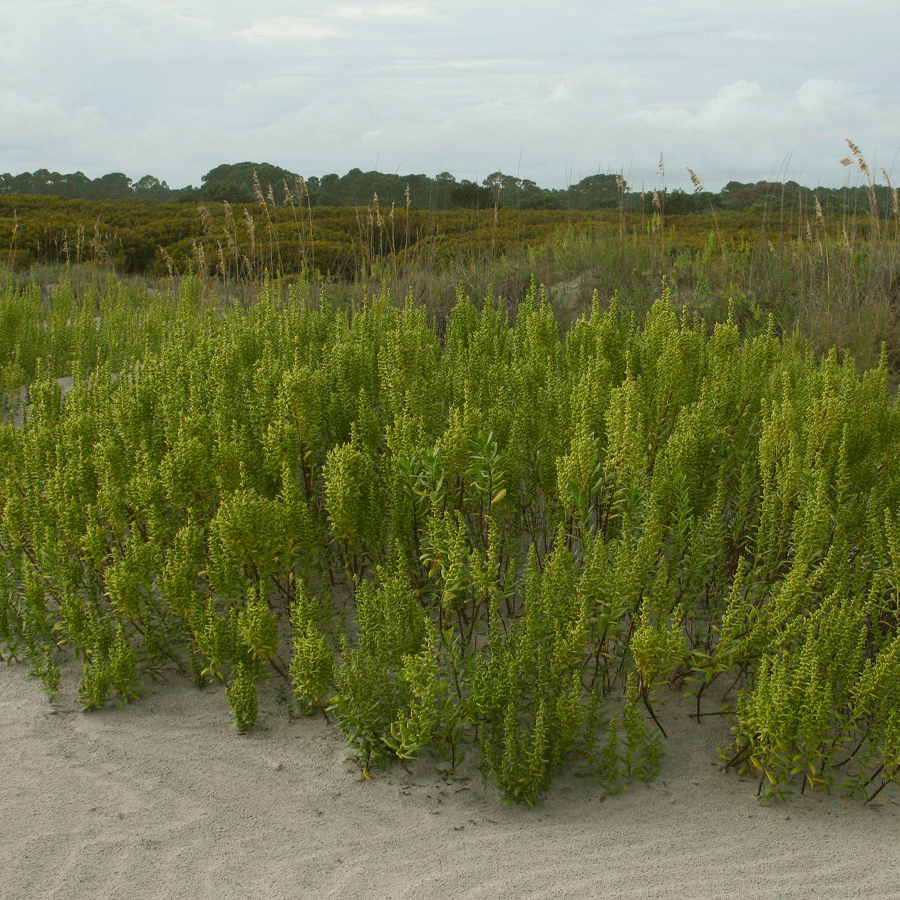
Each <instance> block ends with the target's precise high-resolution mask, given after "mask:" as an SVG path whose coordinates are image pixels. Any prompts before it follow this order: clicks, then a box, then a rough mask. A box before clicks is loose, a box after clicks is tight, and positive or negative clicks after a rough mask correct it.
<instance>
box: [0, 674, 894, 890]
mask: <svg viewBox="0 0 900 900" xmlns="http://www.w3.org/2000/svg"><path fill="white" fill-rule="evenodd" d="M75 698H76V695H75V681H74V678H73V673H72V671H71V669H70V670H69V671H67V672H66V673H65V674H64V680H63V686H62V690H61V691H60V693H59V694H58V695H57V696H56V697H55V698H53V700H52V701H51V700H49V699H48V698H47V697H46V695H44V694H43V693H42V692H41V690H40V683H39V682H38V680H37V679H36V678H33V677H29V676H28V674H27V667H26V666H25V665H21V664H17V665H13V666H6V665H0V728H2V762H0V765H2V772H0V814H2V815H0V896H2V897H3V898H16V900H41V898H66V900H69V898H72V900H99V898H115V900H145V898H185V900H205V898H209V900H231V898H235V900H237V898H241V900H246V898H267V900H268V898H272V900H282V898H285V900H287V898H290V900H294V898H306V897H309V898H335V900H351V898H377V900H391V898H393V900H398V898H454V897H472V898H481V897H483V898H490V900H498V898H510V900H522V898H538V897H540V898H552V897H561V898H570V897H577V898H594V897H597V898H605V897H610V898H642V900H646V898H663V897H667V898H668V897H671V898H678V900H688V898H692V897H696V898H725V897H738V898H741V900H750V898H771V897H803V898H820V897H829V898H831V897H833V898H850V897H866V898H888V897H900V815H898V812H900V807H898V806H897V805H896V799H897V795H896V793H895V794H893V795H892V797H893V800H894V801H895V802H876V803H874V804H872V805H871V806H863V805H862V804H861V803H860V802H858V801H852V802H851V801H846V800H842V799H841V798H840V797H836V796H831V797H829V796H820V795H813V796H810V795H806V796H803V797H798V798H795V799H794V800H792V801H790V802H789V803H787V804H776V805H772V806H768V807H760V806H759V805H758V803H757V801H756V785H755V783H754V782H750V781H746V780H741V779H739V778H738V777H736V776H734V775H733V774H731V773H727V772H723V771H721V770H720V768H719V767H718V764H717V762H716V755H715V746H716V743H717V741H718V742H724V741H725V740H726V739H727V723H725V722H724V721H723V720H722V719H721V718H717V717H714V718H708V719H705V720H704V721H703V723H702V724H700V725H698V724H697V723H696V721H694V720H692V719H690V718H689V715H688V713H689V710H690V706H689V705H688V704H687V703H685V702H684V701H681V700H673V701H670V702H668V703H666V704H664V706H663V708H662V721H663V724H664V725H665V726H666V728H667V730H668V732H669V739H668V740H667V741H666V742H665V743H666V755H665V759H664V762H663V769H662V773H661V774H660V776H659V778H658V779H657V780H656V781H655V782H653V783H651V784H650V785H647V786H645V785H643V784H642V783H640V782H639V783H637V784H635V785H633V786H632V787H631V788H630V789H629V790H627V791H625V792H623V793H620V794H616V795H614V796H611V797H608V798H607V799H606V800H603V796H604V792H603V791H602V789H600V788H599V787H597V786H596V785H595V784H594V783H593V782H592V781H591V780H589V779H584V778H577V777H574V776H571V775H570V776H565V777H562V778H560V779H558V780H557V782H556V783H555V785H554V787H553V789H552V791H551V792H550V794H549V796H548V797H547V798H546V799H545V800H544V801H542V802H540V803H539V804H537V805H536V806H534V807H533V808H530V809H529V808H527V807H519V806H513V805H509V806H505V805H504V804H503V803H502V801H501V799H500V797H499V795H498V793H497V791H496V789H495V788H494V787H492V786H491V785H490V784H488V783H486V782H485V781H484V780H483V779H482V778H481V776H480V775H479V773H478V772H477V771H476V770H474V769H473V768H472V767H471V766H470V765H469V764H468V763H466V765H465V766H464V767H463V770H462V771H461V772H460V773H459V774H458V775H457V778H456V779H452V780H444V779H443V778H442V777H441V776H440V775H438V774H437V773H436V772H435V770H434V768H433V766H431V765H430V764H426V763H424V762H420V763H418V764H414V768H413V770H412V771H413V774H412V775H408V774H407V773H406V772H404V771H403V769H401V768H400V767H399V766H395V767H393V768H392V769H390V770H389V771H387V772H383V773H378V772H376V773H375V777H373V779H372V780H371V781H366V780H364V779H362V778H361V775H360V770H359V769H358V768H357V767H356V766H355V765H354V764H353V763H352V762H350V761H348V759H347V752H346V750H345V748H344V744H343V741H342V738H341V735H340V733H339V732H338V731H337V729H336V728H335V727H334V726H333V725H328V724H326V723H325V722H324V720H323V719H322V718H321V717H319V718H310V719H299V720H295V721H293V722H291V721H289V719H288V717H287V715H286V713H285V709H284V706H283V705H279V704H278V702H277V698H276V696H275V693H274V692H273V694H272V696H271V697H267V698H265V699H264V705H263V708H262V710H261V715H260V723H259V725H258V726H257V728H256V730H255V731H254V732H253V733H252V734H250V735H240V734H238V733H237V732H236V731H235V730H234V728H233V727H232V726H231V725H229V724H228V707H227V704H226V701H225V697H224V693H223V691H222V689H221V688H207V689H205V690H203V691H198V690H197V689H196V688H195V687H194V686H193V685H192V684H190V683H189V682H188V681H186V680H184V679H182V678H181V677H180V676H176V675H174V674H173V675H171V676H170V677H168V679H167V681H166V682H165V683H155V682H151V683H150V684H149V685H148V688H147V692H146V694H145V696H144V698H143V699H142V700H140V701H138V702H135V703H132V704H130V705H128V706H127V707H125V708H124V709H119V708H116V707H110V708H108V709H103V710H100V711H96V712H92V713H86V714H85V713H82V712H81V711H80V709H79V706H78V704H77V702H76V699H75ZM884 793H885V794H887V793H888V792H887V791H886V792H884ZM889 799H890V798H889Z"/></svg>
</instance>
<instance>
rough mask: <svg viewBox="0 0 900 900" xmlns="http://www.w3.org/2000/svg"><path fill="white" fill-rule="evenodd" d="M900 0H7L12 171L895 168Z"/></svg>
mask: <svg viewBox="0 0 900 900" xmlns="http://www.w3.org/2000/svg"><path fill="white" fill-rule="evenodd" d="M898 33H900V0H857V2H856V3H855V4H848V3H846V2H844V0H840V2H832V0H814V2H809V0H777V2H769V0H754V2H753V3H748V2H746V0H741V2H733V0H677V2H673V0H619V2H617V3H612V2H607V0H555V2H536V0H517V2H506V0H494V2H487V3H486V2H483V0H481V2H476V0H384V2H376V0H344V2H330V0H318V2H316V3H310V2H302V0H241V2H231V0H211V2H210V0H186V2H176V0H88V2H78V0H22V2H19V0H0V171H2V172H9V173H10V174H19V173H21V172H33V171H35V170H37V169H41V168H44V169H49V170H50V171H57V172H61V173H69V172H77V171H81V172H84V173H85V174H86V175H87V176H89V177H91V178H96V177H99V176H100V175H104V174H106V173H109V172H124V173H125V174H126V175H128V176H129V177H131V178H133V179H134V180H135V181H137V180H138V179H139V178H140V177H142V176H143V175H147V174H149V175H154V176H156V177H157V178H160V179H161V180H164V181H166V182H167V183H168V185H169V186H170V187H173V188H175V187H184V186H186V185H188V184H193V185H195V186H198V185H200V184H201V178H202V176H203V175H205V174H206V173H207V172H208V171H209V170H211V169H212V168H214V167H215V166H217V165H220V164H221V163H238V162H245V161H250V162H257V163H261V162H268V163H272V164H273V165H277V166H281V167H283V168H285V169H288V170H290V171H292V172H296V173H298V174H300V175H303V176H305V177H310V176H313V175H316V176H319V177H321V176H322V175H325V174H328V173H332V172H333V173H336V174H338V175H343V174H345V173H346V172H348V171H349V170H350V169H352V168H360V169H362V170H364V171H369V170H377V171H380V172H391V173H398V174H412V173H419V174H425V175H430V176H434V175H437V174H438V173H441V172H450V173H451V174H453V175H454V176H456V177H457V179H460V180H462V179H464V178H467V179H470V180H472V181H476V182H479V183H480V182H481V181H482V180H483V179H485V178H486V177H487V176H488V175H489V174H491V173H493V172H497V171H502V172H503V173H504V174H507V175H514V176H517V177H520V178H527V179H531V180H532V181H534V182H536V183H537V184H538V185H540V186H541V187H549V188H564V187H566V186H567V185H569V184H574V183H576V182H578V181H580V180H581V179H582V178H584V177H587V176H589V175H594V174H597V173H598V172H599V173H621V174H622V175H624V177H625V179H626V180H627V182H628V184H629V186H630V187H631V188H632V189H633V190H640V189H641V187H642V186H643V187H645V188H647V189H648V190H652V189H653V188H657V187H662V186H665V187H668V188H669V189H672V188H677V187H682V188H687V189H690V176H689V175H688V172H687V170H688V168H691V169H692V170H693V171H694V172H695V173H696V175H697V177H698V178H699V180H700V182H701V183H702V184H703V185H704V186H705V187H706V188H707V189H708V190H714V191H717V190H719V189H721V187H722V186H723V185H724V184H725V183H727V182H728V181H732V180H735V181H740V182H756V181H760V180H767V179H768V180H778V181H786V180H792V181H797V182H799V183H800V184H803V185H806V186H809V187H816V186H818V185H822V186H829V187H839V186H841V185H843V184H858V183H861V179H862V176H861V174H860V173H859V171H858V170H857V169H855V168H853V169H850V168H847V167H843V166H841V164H840V160H841V159H842V158H843V157H846V156H847V155H848V148H847V144H846V139H848V138H849V139H850V140H852V141H854V142H855V143H856V144H857V145H858V146H859V148H860V150H861V151H862V153H863V154H864V156H865V158H866V160H867V162H868V165H869V168H870V170H871V171H872V173H873V175H874V176H877V177H876V181H878V182H880V183H884V176H883V175H882V173H881V170H882V169H885V170H886V171H887V173H888V175H889V176H890V177H891V179H892V180H893V183H894V185H895V186H896V185H897V184H898V183H900V53H898V52H897V35H898Z"/></svg>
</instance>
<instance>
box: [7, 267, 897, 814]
mask: <svg viewBox="0 0 900 900" xmlns="http://www.w3.org/2000/svg"><path fill="white" fill-rule="evenodd" d="M476 301H477V302H476ZM514 312H515V315H510V314H509V313H510V311H509V310H508V309H506V308H505V307H504V306H503V305H502V304H501V303H500V302H499V301H497V302H495V301H494V299H493V298H492V297H491V296H488V297H486V298H472V297H471V296H469V294H468V293H467V292H466V290H465V289H464V288H462V287H460V288H459V290H458V295H457V302H456V304H455V306H454V307H453V309H452V310H451V311H450V313H449V318H448V319H447V320H446V321H443V320H435V321H431V320H430V319H429V317H428V315H427V310H426V309H424V308H423V307H421V306H417V305H416V304H415V303H414V302H412V300H411V299H410V298H409V297H408V296H404V297H395V296H394V295H393V294H392V293H391V290H390V289H389V288H388V287H385V286H382V288H381V289H380V290H379V292H378V293H376V294H374V295H369V294H367V295H366V296H365V298H364V299H363V300H361V301H359V300H355V301H353V302H351V303H347V304H329V303H328V302H327V301H326V299H324V298H323V297H322V296H321V295H317V298H316V300H315V301H314V300H313V297H312V295H311V286H310V285H309V284H307V283H301V284H300V285H298V286H297V287H295V288H294V289H293V290H292V291H291V292H290V293H289V294H288V295H287V296H284V295H282V294H281V293H279V291H278V290H276V289H275V287H274V286H273V285H272V284H271V283H268V282H264V284H263V287H262V290H261V292H260V294H259V296H258V297H257V299H256V300H255V301H254V302H253V303H251V304H249V305H247V306H246V307H244V306H237V305H231V304H228V303H216V302H212V298H211V297H210V296H209V295H208V294H206V293H205V288H204V285H203V284H202V283H201V282H200V281H198V280H196V279H188V280H187V281H185V282H184V283H183V284H182V285H181V287H180V289H179V290H178V291H177V292H176V291H172V292H170V293H168V294H163V295H154V296H151V295H149V294H148V293H147V292H146V291H145V290H141V289H138V288H126V287H125V286H123V285H121V284H120V283H118V282H116V281H114V280H110V281H109V282H108V283H107V284H106V286H105V287H104V288H103V290H102V293H93V294H87V295H85V294H83V293H82V294H79V295H76V293H75V291H74V287H73V284H72V282H71V281H70V280H68V279H66V280H64V282H63V283H62V285H61V286H60V287H59V288H58V289H57V290H56V292H54V293H53V294H52V295H51V297H50V298H49V299H45V298H43V297H42V296H41V294H40V291H39V290H38V289H37V287H36V286H33V285H32V286H29V285H25V286H23V287H20V288H16V287H15V286H14V285H12V284H9V285H7V287H6V290H5V293H4V295H3V297H2V302H0V319H2V321H3V322H5V323H7V324H8V325H9V329H8V330H7V331H3V332H0V361H2V367H3V368H2V371H3V389H4V391H5V392H6V395H7V397H10V396H13V395H14V396H16V397H17V396H18V391H19V388H20V387H21V386H22V385H27V389H28V402H27V406H26V408H25V409H24V424H22V425H21V426H20V427H16V426H14V425H13V423H12V422H11V421H8V422H6V421H5V422H4V423H2V424H0V558H2V567H0V569H2V583H0V587H2V593H0V641H2V646H3V648H4V652H5V653H7V654H9V655H10V656H13V657H21V658H24V659H25V660H27V661H28V663H29V665H30V666H31V667H32V669H33V670H34V671H35V672H36V673H37V674H38V675H39V676H40V678H41V680H42V683H43V685H44V687H45V689H46V690H48V691H50V692H52V691H55V690H57V689H59V684H60V668H59V662H60V657H61V655H62V654H63V653H65V652H67V651H71V652H73V653H74V654H76V655H77V657H78V658H79V659H80V661H81V664H82V667H83V672H82V678H81V683H80V685H79V688H78V691H79V696H80V698H81V701H82V703H83V704H84V706H85V707H96V706H99V705H102V704H103V703H104V702H106V701H107V699H108V698H110V697H112V696H118V697H119V698H120V699H121V700H122V701H123V702H125V701H127V700H131V699H134V698H136V697H138V696H139V694H140V689H141V688H140V682H141V679H142V678H143V677H145V673H146V672H148V671H154V670H156V669H157V668H159V667H160V666H162V665H175V666H177V667H179V668H181V669H182V670H183V671H184V672H186V673H188V674H189V675H191V676H192V677H193V678H194V679H195V680H196V681H197V682H198V683H202V682H203V681H204V680H205V679H208V678H214V679H219V680H221V681H222V682H223V683H224V684H225V686H226V697H227V699H228V702H229V704H230V707H231V712H232V716H233V720H234V722H235V724H236V726H237V727H238V728H240V729H247V728H251V727H252V726H253V724H254V722H255V720H256V717H257V715H258V702H259V701H258V687H259V685H260V683H261V681H262V680H263V679H265V678H269V677H275V678H278V679H282V680H283V681H284V683H285V685H286V686H289V689H290V692H291V693H293V696H294V697H296V699H297V700H298V701H299V702H300V704H301V706H302V707H303V708H304V709H307V710H321V711H322V712H326V713H327V712H331V713H333V715H334V717H335V719H336V721H337V724H338V726H339V727H340V728H341V729H342V731H343V732H344V734H345V736H346V738H347V740H348V742H349V743H350V744H351V746H353V747H354V748H355V750H356V752H357V754H358V756H359V759H360V762H361V763H362V764H363V765H365V766H369V765H372V764H375V763H383V762H387V761H389V760H390V759H396V758H400V759H404V758H409V757H412V756H414V755H418V754H421V753H433V754H435V755H436V756H438V757H439V758H441V759H444V760H447V761H449V763H450V765H451V766H453V765H456V764H457V763H458V761H459V759H460V758H461V755H462V753H463V752H464V750H465V748H466V747H470V748H471V747H473V746H474V747H475V748H476V749H477V752H478V754H479V758H480V764H481V766H482V769H483V771H484V772H485V774H486V775H488V776H490V777H491V778H493V779H494V780H495V781H496V783H497V785H498V786H499V788H500V790H501V792H502V793H503V795H504V797H506V798H507V799H513V800H518V801H523V802H528V803H532V802H534V801H536V800H537V799H538V798H539V797H540V796H541V795H542V794H543V793H544V792H545V791H546V790H547V788H548V787H549V785H550V784H551V783H552V780H553V777H554V774H555V773H556V772H557V771H558V770H559V769H560V768H561V767H563V766H565V765H569V764H572V763H574V764H576V765H580V766H582V767H583V768H584V769H586V770H587V771H589V772H592V773H593V774H594V775H595V776H596V777H597V778H598V779H600V781H601V782H602V783H603V784H605V785H606V786H607V787H609V788H610V789H616V788H617V787H619V786H621V785H622V784H623V783H624V782H625V780H626V779H630V778H632V777H646V778H649V777H651V776H652V775H653V774H654V772H655V771H656V769H657V768H658V762H659V752H660V742H659V738H658V736H657V735H656V731H657V726H660V727H664V726H665V723H664V722H663V721H659V722H655V721H653V719H656V718H658V717H657V714H656V711H655V709H654V703H655V701H656V698H657V697H658V695H659V693H660V692H661V691H663V690H666V689H668V687H669V686H670V685H672V684H680V683H685V684H687V685H689V686H692V689H693V690H695V691H696V693H697V695H698V698H697V704H698V710H699V708H700V707H701V706H702V704H703V702H704V701H706V698H708V697H710V696H711V695H712V691H711V690H708V689H709V686H710V685H711V684H712V683H713V682H718V683H720V684H721V685H722V687H723V689H725V688H726V687H727V686H728V685H732V686H733V688H732V690H731V691H730V692H728V696H727V697H726V699H725V700H724V701H723V704H724V708H718V709H714V710H712V711H713V712H724V713H728V714H730V715H731V716H732V718H733V723H734V742H733V744H732V745H731V746H730V747H726V748H722V752H723V754H724V756H725V757H726V759H727V760H728V764H729V765H732V766H734V767H736V768H744V769H747V770H749V771H752V772H755V773H756V774H758V775H759V776H760V779H761V785H762V786H763V787H765V786H766V785H768V787H767V788H766V796H770V795H776V794H782V793H785V792H787V791H789V790H790V789H792V787H800V789H805V788H806V787H810V786H811V787H813V788H822V787H825V788H827V787H831V786H833V785H839V784H845V785H846V786H847V787H848V789H850V790H855V791H859V792H862V793H864V794H865V795H866V796H868V797H871V796H873V795H874V794H875V793H877V792H878V791H880V790H881V789H882V788H883V786H884V785H885V784H887V783H889V782H892V781H894V780H896V779H897V778H898V777H900V718H898V716H897V713H896V709H897V702H898V691H900V637H898V612H897V610H898V604H900V600H898V597H900V593H898V592H900V528H898V526H897V513H896V510H897V508H898V503H900V446H898V445H900V421H898V416H900V414H898V410H897V407H896V405H895V404H894V403H892V402H891V401H890V400H889V399H888V371H887V358H886V357H885V358H884V359H883V361H882V365H881V366H880V367H878V368H873V369H871V370H868V371H866V372H865V373H864V374H862V375H860V374H859V373H858V372H857V370H856V367H855V364H854V362H853V360H852V359H851V358H850V357H849V356H847V355H843V356H839V355H838V354H837V353H831V354H826V355H824V356H823V357H821V358H817V357H816V355H815V354H814V353H813V352H811V350H810V348H809V346H808V345H807V344H805V343H804V342H803V341H802V340H801V339H799V338H797V339H791V340H783V339H781V338H779V337H778V335H777V333H776V330H775V328H774V326H772V327H769V328H767V329H761V330H760V329H756V330H753V331H752V332H750V333H746V332H742V330H741V325H740V322H739V321H738V317H737V315H736V314H734V313H732V314H730V315H727V316H725V317H723V318H722V320H721V321H718V322H715V323H713V322H710V321H708V320H707V319H706V318H704V317H701V316H695V315H693V314H691V313H690V312H689V311H685V310H683V309H681V308H679V306H678V302H677V297H676V294H675V292H674V290H672V289H665V288H664V289H662V290H661V292H660V296H659V297H658V299H657V300H656V302H655V303H654V304H653V305H652V306H651V307H649V308H648V310H647V313H646V315H645V316H643V317H639V316H637V315H635V314H634V311H633V310H629V309H628V308H626V307H625V305H624V304H623V303H622V302H620V301H619V300H617V299H614V300H613V301H611V302H610V303H609V304H608V306H604V304H602V303H601V300H600V297H599V296H597V297H595V300H594V303H593V305H592V308H591V309H590V311H589V312H587V313H586V314H585V315H584V316H581V317H579V318H578V319H577V320H576V321H575V322H574V323H572V325H571V327H570V328H569V329H568V330H564V329H562V328H561V327H560V324H559V320H558V318H557V316H556V309H555V307H554V303H553V300H552V298H551V296H550V294H549V293H548V292H547V291H545V290H544V289H543V288H541V287H539V285H538V284H537V282H536V281H535V280H532V282H531V285H530V287H529V288H528V289H527V291H526V295H525V298H524V300H523V301H522V303H521V304H520V305H519V306H518V308H517V309H515V310H514ZM35 322H36V323H38V324H37V327H35V324H34V323H35ZM64 376H70V377H72V378H73V381H74V386H73V388H72V390H71V391H70V392H69V393H68V395H67V396H66V397H65V399H63V396H62V391H61V388H60V385H59V384H58V382H57V381H56V379H57V378H61V377H64ZM6 408H7V407H4V409H6ZM707 702H708V701H707ZM645 713H646V715H647V718H645V717H644V714H645Z"/></svg>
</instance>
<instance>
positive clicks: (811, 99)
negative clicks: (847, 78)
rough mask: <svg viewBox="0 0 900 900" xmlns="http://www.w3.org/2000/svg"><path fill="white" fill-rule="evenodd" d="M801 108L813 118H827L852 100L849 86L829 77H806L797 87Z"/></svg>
mask: <svg viewBox="0 0 900 900" xmlns="http://www.w3.org/2000/svg"><path fill="white" fill-rule="evenodd" d="M796 95H797V99H798V100H799V102H800V106H801V107H803V110H804V111H805V112H806V113H808V114H809V115H810V116H812V117H813V118H815V119H827V118H830V117H831V116H833V115H834V114H835V113H836V112H838V111H839V110H841V109H842V108H844V107H846V106H849V105H850V103H851V101H852V99H853V98H852V92H851V90H850V87H849V86H848V85H846V84H844V83H843V82H840V81H834V80H833V79H831V78H807V79H806V81H804V82H803V84H801V85H800V87H799V88H797V91H796Z"/></svg>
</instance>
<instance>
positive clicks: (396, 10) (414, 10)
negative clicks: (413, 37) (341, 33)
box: [335, 3, 431, 20]
mask: <svg viewBox="0 0 900 900" xmlns="http://www.w3.org/2000/svg"><path fill="white" fill-rule="evenodd" d="M335 12H336V14H337V15H338V16H340V17H341V18H343V19H363V20H365V19H381V18H398V19H422V18H427V17H428V16H430V15H431V10H430V9H429V7H428V4H426V3H360V4H353V5H349V6H339V7H338V8H337V10H336V11H335Z"/></svg>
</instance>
